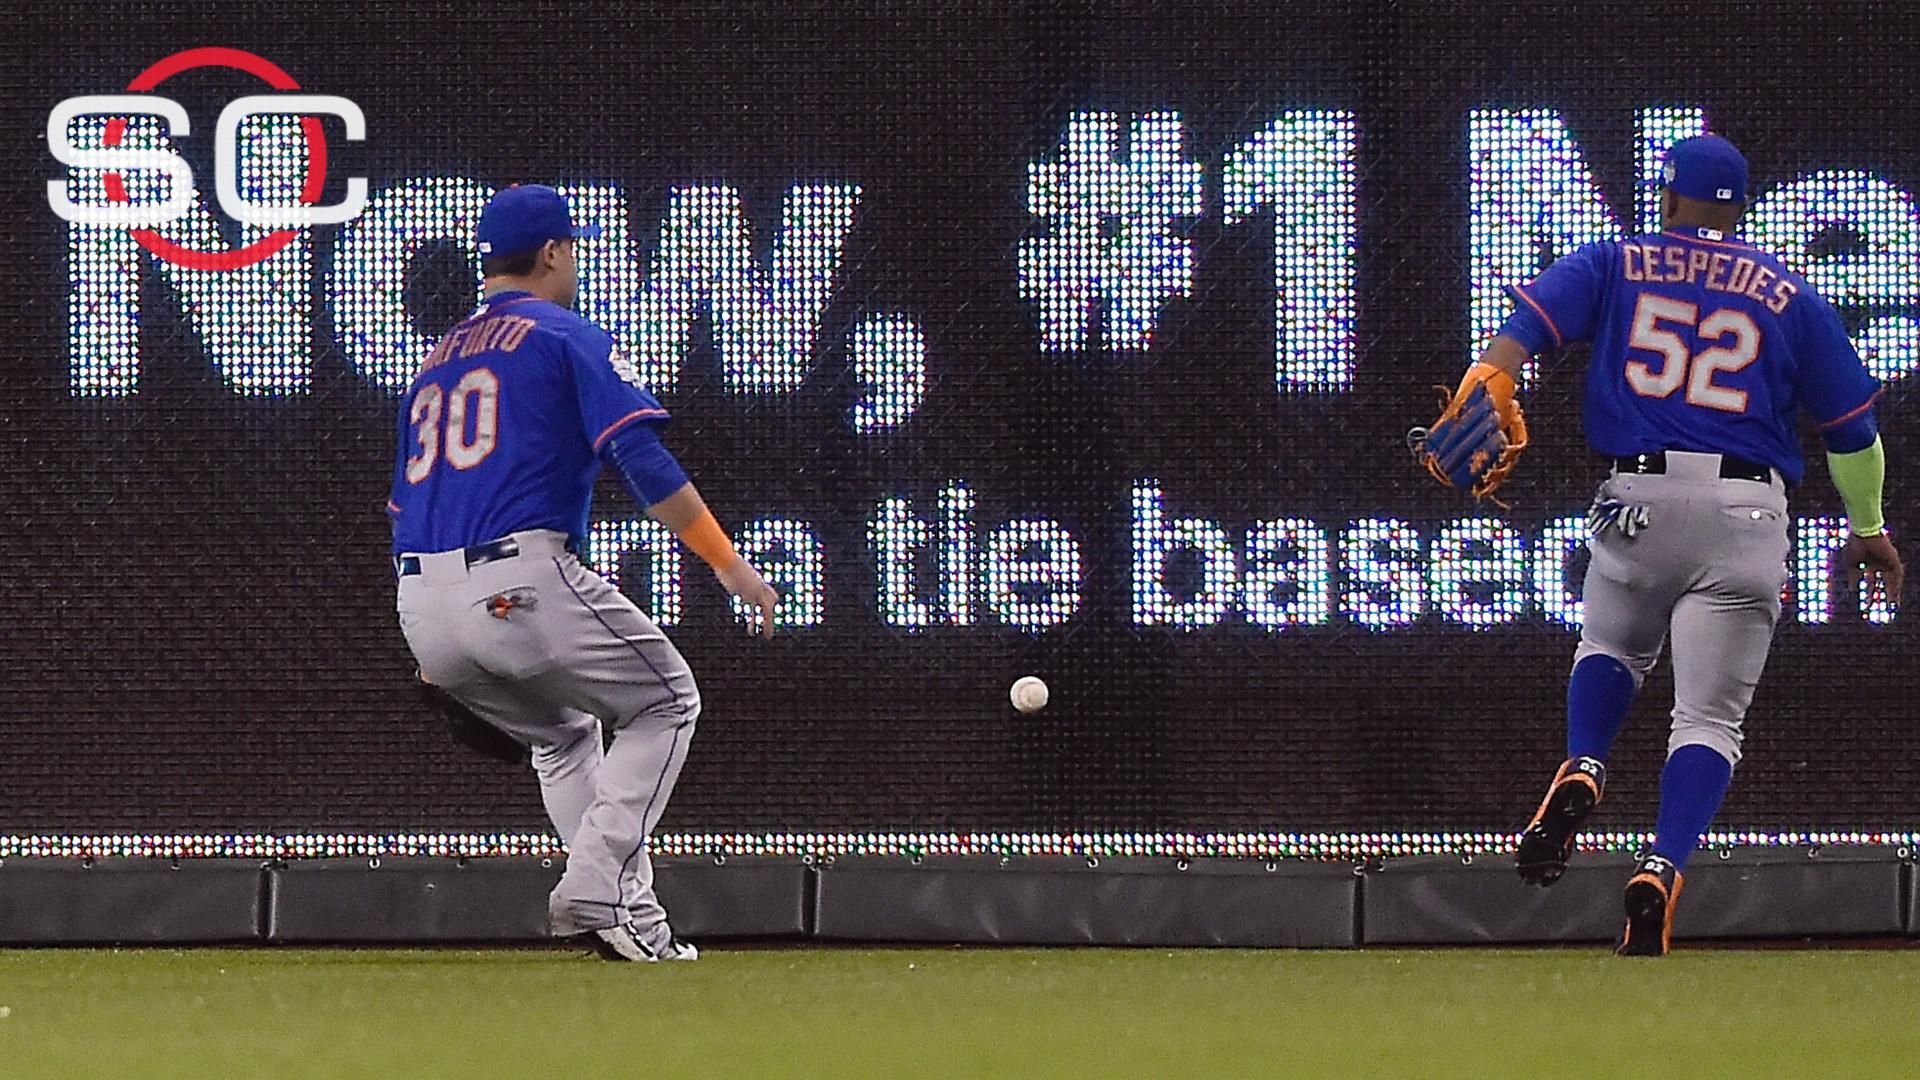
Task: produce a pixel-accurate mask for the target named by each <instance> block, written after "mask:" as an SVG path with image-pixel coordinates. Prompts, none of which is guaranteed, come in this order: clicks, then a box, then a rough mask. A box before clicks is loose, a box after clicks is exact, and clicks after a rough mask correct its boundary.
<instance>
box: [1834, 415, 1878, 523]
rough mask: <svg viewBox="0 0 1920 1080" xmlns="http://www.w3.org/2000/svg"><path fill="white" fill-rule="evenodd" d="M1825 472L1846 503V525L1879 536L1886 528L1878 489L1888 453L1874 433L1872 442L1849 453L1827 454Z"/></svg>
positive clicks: (1841, 499) (1842, 500)
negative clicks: (1830, 476)
mask: <svg viewBox="0 0 1920 1080" xmlns="http://www.w3.org/2000/svg"><path fill="white" fill-rule="evenodd" d="M1827 472H1828V473H1829V474H1831V475H1832V476H1833V486H1834V487H1836V488H1838V489H1839V491H1840V501H1841V502H1843V503H1845V504H1846V506H1847V525H1848V528H1849V530H1850V531H1851V532H1852V533H1853V535H1855V536H1878V535H1880V533H1882V532H1884V531H1885V530H1886V527H1887V518H1886V514H1885V513H1884V512H1882V510H1881V508H1880V491H1881V489H1882V488H1883V487H1885V486H1886V481H1887V452H1886V448H1885V447H1883V446H1882V445H1881V444H1880V439H1879V437H1878V436H1876V437H1875V438H1874V440H1873V445H1872V446H1869V447H1867V448H1866V449H1865V450H1855V451H1854V452H1853V453H1851V454H1835V453H1832V452H1831V451H1829V452H1828V454H1827Z"/></svg>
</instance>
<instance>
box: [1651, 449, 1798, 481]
mask: <svg viewBox="0 0 1920 1080" xmlns="http://www.w3.org/2000/svg"><path fill="white" fill-rule="evenodd" d="M1613 471H1615V472H1620V473H1634V474H1640V475H1656V476H1657V475H1659V474H1661V473H1664V472H1666V471H1667V452H1666V451H1665V450H1656V451H1654V452H1653V453H1651V454H1635V455H1634V456H1633V457H1622V458H1614V459H1613ZM1720 479H1722V480H1752V481H1755V482H1757V483H1762V484H1766V483H1771V482H1772V481H1773V470H1772V469H1771V468H1769V467H1768V466H1765V465H1759V464H1755V463H1754V462H1751V461H1748V460H1746V459H1745V458H1737V457H1734V456H1733V455H1732V454H1721V455H1720Z"/></svg>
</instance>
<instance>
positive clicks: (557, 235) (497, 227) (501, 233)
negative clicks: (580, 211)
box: [479, 184, 600, 259]
mask: <svg viewBox="0 0 1920 1080" xmlns="http://www.w3.org/2000/svg"><path fill="white" fill-rule="evenodd" d="M599 235H600V229H599V227H598V226H595V225H575V224H574V223H573V221H572V219H571V218H569V217H568V216H567V200H566V199H564V198H561V196H560V193H559V192H557V191H555V190H553V189H552V188H550V187H548V186H546V185H545V184H515V185H513V186H512V187H510V188H506V189H504V190H502V191H500V192H499V193H497V194H495V195H494V197H493V198H491V199H488V200H487V208H486V209H484V210H482V211H480V231H479V240H480V254H481V255H483V256H485V257H486V258H489V259H502V258H512V257H513V256H515V255H524V254H526V253H527V252H529V251H534V250H536V249H538V248H539V247H540V245H542V244H544V243H546V242H547V241H549V240H572V239H578V238H579V237H583V236H599Z"/></svg>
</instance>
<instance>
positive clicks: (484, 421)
mask: <svg viewBox="0 0 1920 1080" xmlns="http://www.w3.org/2000/svg"><path fill="white" fill-rule="evenodd" d="M442 413H444V414H445V418H446V425H445V427H444V428H442V426H441V415H442ZM407 418H408V420H409V421H411V422H412V424H413V438H414V441H415V442H418V443H419V444H420V452H419V453H417V454H414V455H413V456H411V457H409V458H407V483H409V484H417V483H419V482H420V481H422V480H425V479H426V478H427V474H428V473H430V472H432V471H433V463H434V462H436V461H438V460H439V459H440V457H441V455H442V454H443V453H444V454H445V456H446V459H447V464H449V465H451V466H453V467H454V468H456V469H471V468H473V467H474V466H475V465H478V464H480V463H481V462H482V461H485V460H486V459H487V455H488V454H491V453H493V444H494V442H495V441H497V440H498V439H499V437H500V378H499V376H497V375H495V374H494V373H493V372H491V371H489V370H487V369H486V368H475V369H473V370H472V371H469V372H467V374H466V376H465V377H464V378H462V379H461V380H460V381H459V382H457V383H454V384H453V389H452V390H451V391H443V390H441V389H440V387H439V386H438V385H436V384H434V383H428V384H427V385H425V386H423V387H421V388H420V392H419V393H418V394H415V395H414V396H413V406H412V408H410V409H409V410H408V411H407ZM469 418H471V419H472V424H471V425H469V424H468V419H469ZM469 426H471V427H472V428H473V435H472V437H471V438H469V437H468V435H467V428H468V427H469ZM443 431H444V432H445V435H444V437H442V432H443Z"/></svg>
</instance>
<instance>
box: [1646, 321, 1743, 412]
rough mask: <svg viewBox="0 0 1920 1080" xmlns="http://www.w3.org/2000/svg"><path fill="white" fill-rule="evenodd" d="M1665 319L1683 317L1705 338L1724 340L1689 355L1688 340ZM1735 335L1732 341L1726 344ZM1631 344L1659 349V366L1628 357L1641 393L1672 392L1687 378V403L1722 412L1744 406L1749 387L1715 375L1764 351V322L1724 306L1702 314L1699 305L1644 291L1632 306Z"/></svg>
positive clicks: (1657, 395) (1661, 394) (1658, 395)
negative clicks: (1721, 381) (1719, 381)
mask: <svg viewBox="0 0 1920 1080" xmlns="http://www.w3.org/2000/svg"><path fill="white" fill-rule="evenodd" d="M1661 323H1680V324H1682V325H1684V326H1685V327H1687V328H1688V329H1689V330H1694V331H1695V332H1696V333H1697V334H1698V335H1699V337H1700V338H1701V339H1702V340H1705V341H1713V342H1723V344H1715V345H1714V346H1713V347H1712V348H1709V349H1704V350H1702V351H1701V352H1700V353H1699V354H1698V355H1694V356H1690V355H1688V349H1687V343H1686V342H1685V341H1684V340H1682V339H1681V337H1680V335H1679V334H1676V333H1674V332H1673V331H1672V330H1668V329H1667V328H1666V327H1664V326H1662V325H1660V324H1661ZM1729 336H1731V337H1732V338H1733V341H1732V343H1731V344H1724V342H1725V341H1726V339H1727V338H1728V337H1729ZM1627 345H1628V346H1629V347H1631V348H1633V349H1639V350H1644V351H1646V352H1650V353H1655V354H1658V355H1659V356H1660V357H1662V363H1661V364H1660V369H1659V370H1658V371H1655V370H1654V369H1653V368H1651V367H1649V366H1648V365H1647V364H1646V363H1645V362H1644V361H1640V360H1629V361H1628V362H1627V384H1628V385H1629V386H1632V387H1633V389H1634V392H1635V393H1637V394H1640V395H1641V396H1643V397H1651V398H1664V397H1671V396H1672V395H1673V392H1674V391H1675V390H1678V389H1680V384H1681V383H1683V382H1684V383H1686V384H1687V403H1688V404H1689V405H1699V406H1702V407H1705V408H1708V409H1718V410H1720V411H1721V412H1732V413H1739V412H1746V411H1747V392H1746V391H1745V390H1736V389H1734V388H1733V387H1730V386H1721V385H1719V384H1717V383H1715V382H1714V381H1713V377H1714V375H1716V374H1718V373H1719V372H1722V371H1739V370H1740V369H1741V368H1744V367H1746V366H1747V365H1748V364H1751V363H1753V361H1754V358H1755V357H1757V356H1759V355H1760V328H1759V327H1757V326H1755V325H1754V324H1753V319H1752V318H1751V317H1749V316H1748V315H1747V313H1746V312H1744V311H1736V310H1734V309H1733V308H1720V309H1719V310H1717V311H1715V312H1713V313H1712V314H1710V315H1708V316H1707V317H1706V318H1704V319H1702V318H1701V317H1700V309H1699V307H1697V306H1695V305H1693V304H1689V303H1686V302H1685V301H1682V300H1674V299H1672V298H1670V297H1665V296H1655V295H1654V294H1652V293H1643V294H1641V297H1640V305H1639V306H1638V307H1636V308H1634V309H1633V335H1632V336H1631V337H1629V338H1628V339H1627Z"/></svg>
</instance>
